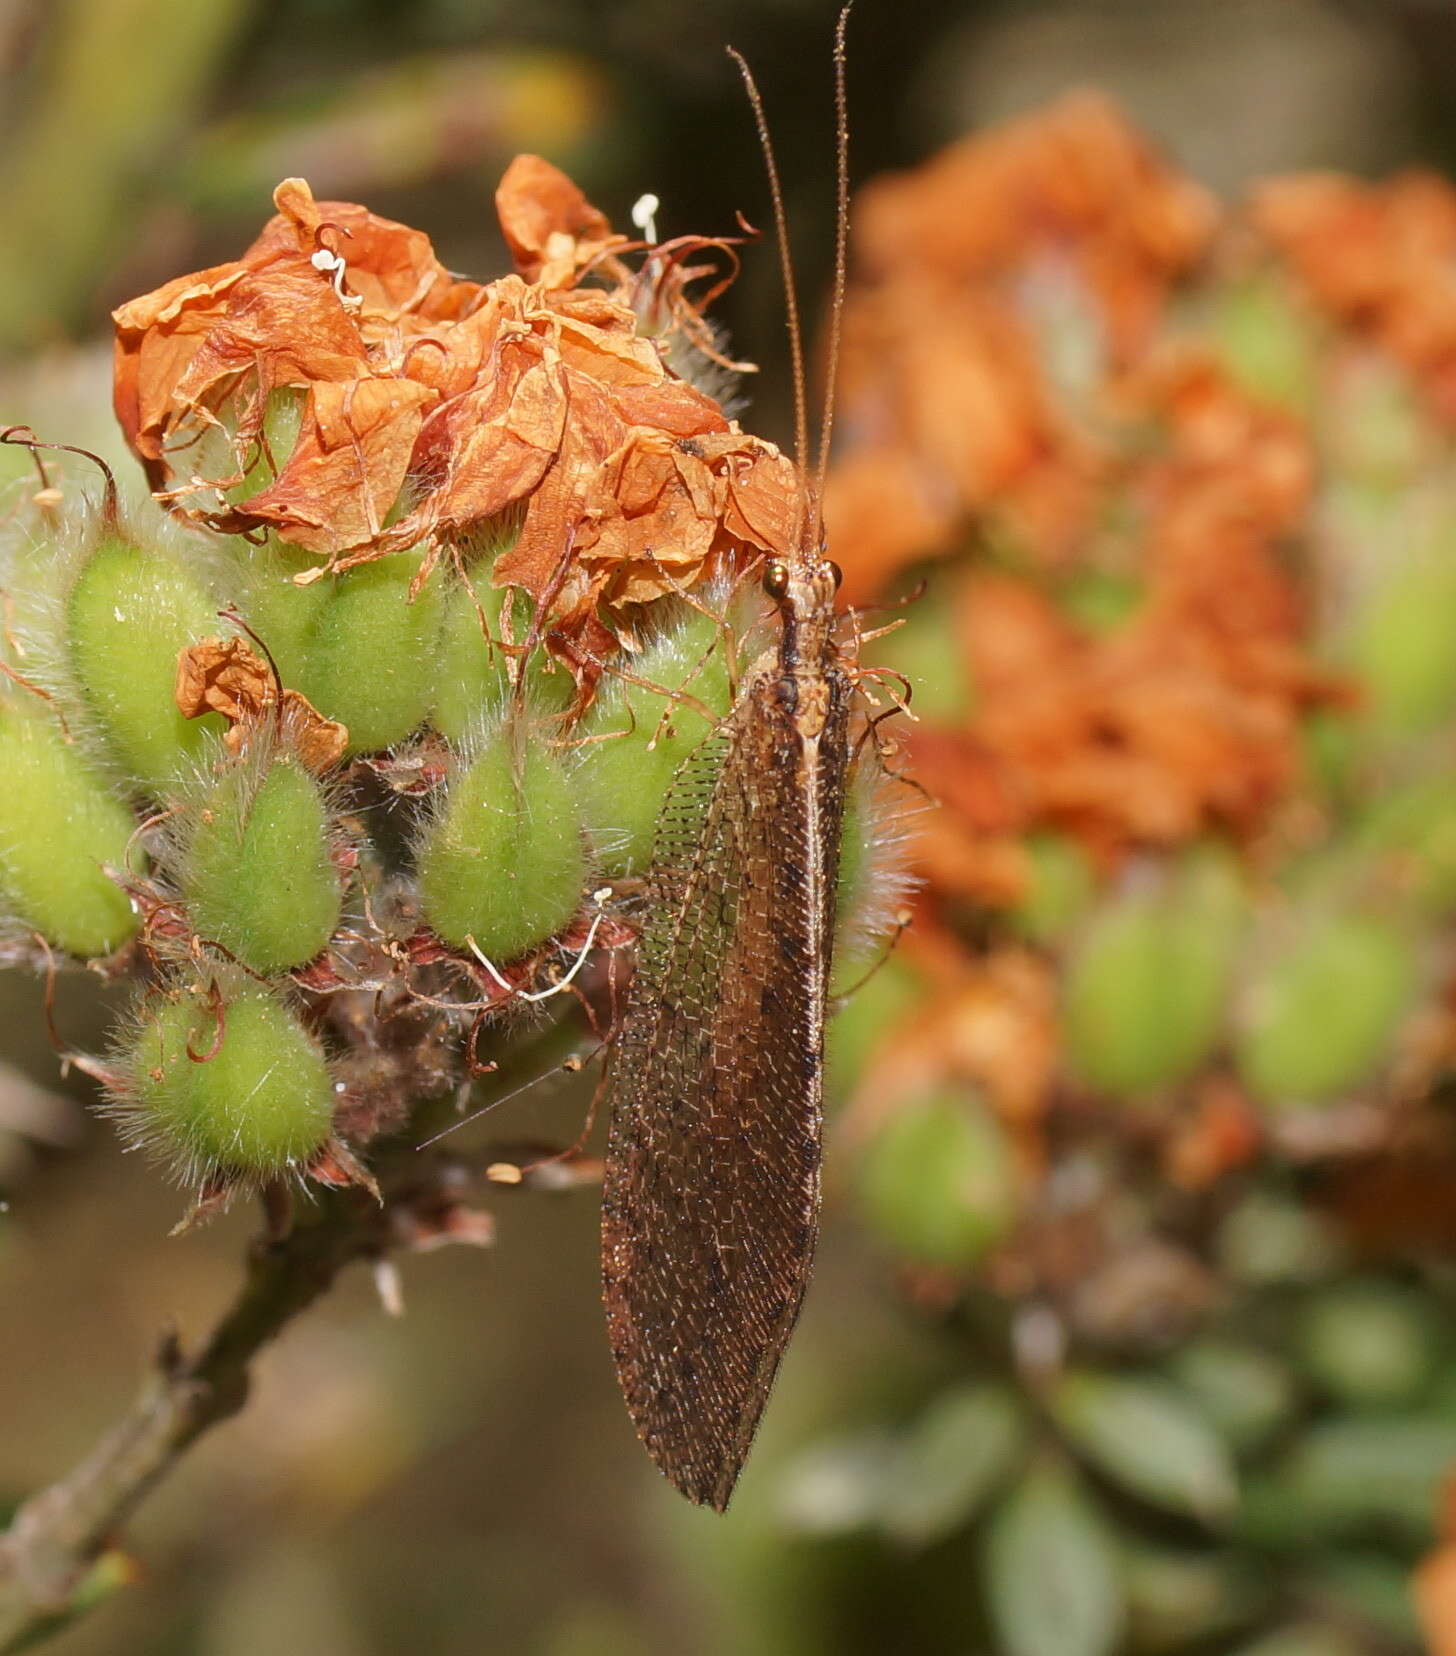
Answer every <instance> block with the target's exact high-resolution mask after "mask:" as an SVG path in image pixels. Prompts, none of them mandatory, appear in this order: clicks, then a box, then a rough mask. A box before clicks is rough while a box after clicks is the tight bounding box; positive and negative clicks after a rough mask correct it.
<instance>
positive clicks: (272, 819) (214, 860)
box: [179, 752, 342, 972]
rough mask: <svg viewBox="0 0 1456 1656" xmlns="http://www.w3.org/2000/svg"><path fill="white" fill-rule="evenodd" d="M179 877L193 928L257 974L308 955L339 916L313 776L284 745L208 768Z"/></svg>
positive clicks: (288, 967) (289, 966)
mask: <svg viewBox="0 0 1456 1656" xmlns="http://www.w3.org/2000/svg"><path fill="white" fill-rule="evenodd" d="M189 819H190V820H189V821H188V823H187V827H186V830H185V843H184V850H183V854H182V858H181V874H180V880H179V884H180V886H181V889H182V896H183V898H184V899H185V901H186V904H187V910H188V914H189V917H190V919H191V922H192V928H193V930H194V931H195V932H196V933H197V935H198V936H199V937H202V938H205V939H206V940H208V941H209V942H215V943H219V944H221V945H222V947H223V948H225V949H227V950H229V951H230V952H231V953H232V954H234V955H236V956H237V958H238V959H239V960H241V961H242V962H243V964H244V965H245V966H251V967H252V968H253V970H254V971H257V972H286V971H289V970H291V969H292V968H293V967H295V966H302V965H303V964H304V962H305V961H309V960H312V959H313V958H314V956H315V955H317V954H318V953H319V952H320V950H321V949H323V947H324V945H325V944H326V943H327V942H328V940H329V938H330V937H331V936H332V935H333V931H334V927H335V926H336V925H337V924H338V920H339V909H340V906H341V902H342V897H341V893H340V889H339V877H338V873H337V871H336V870H335V868H334V866H333V863H332V861H331V860H330V857H329V825H328V812H327V809H326V807H325V803H324V798H323V795H322V793H321V792H320V789H319V786H318V783H317V782H315V781H314V779H313V777H312V776H310V775H309V773H308V772H307V771H306V770H305V769H304V768H303V766H302V765H300V764H299V762H298V760H297V759H295V758H293V757H292V756H291V755H289V754H288V753H286V752H277V753H273V754H269V755H263V756H260V757H259V758H258V759H249V760H245V761H244V762H242V763H241V764H234V765H230V766H228V767H227V768H226V769H224V770H223V771H222V773H221V774H220V775H215V776H210V777H209V778H208V779H207V782H206V784H205V785H204V786H203V787H202V788H200V789H199V790H198V793H197V796H196V797H195V799H194V800H193V801H192V802H191V809H190V812H189Z"/></svg>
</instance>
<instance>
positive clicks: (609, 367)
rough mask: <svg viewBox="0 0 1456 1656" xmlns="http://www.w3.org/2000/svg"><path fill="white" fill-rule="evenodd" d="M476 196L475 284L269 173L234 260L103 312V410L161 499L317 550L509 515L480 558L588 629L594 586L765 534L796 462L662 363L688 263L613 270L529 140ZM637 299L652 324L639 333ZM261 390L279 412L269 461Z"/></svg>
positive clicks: (643, 592)
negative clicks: (489, 231) (480, 246)
mask: <svg viewBox="0 0 1456 1656" xmlns="http://www.w3.org/2000/svg"><path fill="white" fill-rule="evenodd" d="M497 201H498V206H499V210H500V215H501V223H502V227H503V229H504V231H505V234H506V239H507V243H508V245H509V247H510V248H511V252H512V256H513V257H514V259H515V261H516V265H517V272H518V273H517V274H515V275H511V276H506V277H504V278H502V279H501V280H499V281H496V282H492V283H488V284H481V283H476V282H467V281H461V280H459V279H457V278H455V277H453V276H451V275H450V274H449V273H448V272H447V271H446V270H445V268H444V266H443V265H441V263H440V262H439V260H438V259H437V258H436V257H435V254H434V251H433V249H432V248H431V246H430V243H429V241H428V239H427V238H426V237H425V236H424V235H422V234H421V233H420V232H418V231H415V230H410V229H408V228H407V227H405V226H404V225H400V224H395V223H393V222H391V221H390V220H388V219H382V218H379V217H377V216H376V215H374V214H372V213H369V212H367V211H366V210H365V209H364V208H362V207H358V206H355V205H353V204H351V203H347V202H316V201H315V200H314V199H313V197H312V195H311V194H310V192H309V190H308V186H307V185H306V184H304V183H303V182H302V181H301V180H298V179H292V180H288V181H287V182H286V183H284V184H283V185H280V187H279V189H278V191H277V193H276V196H275V202H276V205H277V207H278V213H277V215H276V216H275V217H274V218H273V219H272V220H270V221H269V223H268V224H267V225H266V226H265V227H264V229H263V231H262V233H261V234H260V235H259V236H258V238H257V240H256V241H255V242H254V243H253V245H252V247H250V248H249V249H248V251H247V252H246V253H245V254H244V255H243V257H242V258H241V259H239V260H237V261H235V262H233V263H231V264H227V265H220V266H216V267H214V268H213V269H211V270H207V271H202V272H199V273H198V274H197V275H195V276H190V277H183V278H181V279H180V280H179V281H177V282H173V283H170V284H169V285H168V286H167V287H165V288H162V289H160V290H159V291H158V292H156V293H154V294H149V295H147V296H145V297H144V298H142V299H138V300H134V301H132V302H131V303H130V304H129V305H125V306H123V307H122V308H121V309H120V310H119V311H118V312H117V313H116V324H117V369H116V405H117V410H118V413H119V415H120V417H121V421H122V425H123V429H124V430H125V432H126V435H127V439H128V441H129V442H130V443H131V445H132V447H133V449H134V450H135V451H136V453H137V454H138V456H139V457H140V458H141V459H142V461H143V463H144V464H145V466H146V467H147V471H148V475H149V477H150V479H151V481H152V484H153V487H154V488H155V489H156V490H157V491H158V492H159V495H160V497H161V498H164V499H166V500H167V501H169V502H170V503H172V504H173V505H174V507H175V509H177V510H179V511H181V512H182V513H183V514H184V515H186V516H188V517H190V518H192V519H194V520H196V521H201V522H204V523H206V524H208V525H209V526H210V527H213V528H216V529H221V530H224V531H228V532H248V531H257V530H266V531H269V532H272V533H274V534H276V535H277V536H278V537H279V538H280V539H282V540H284V541H286V542H288V543H290V544H292V545H295V546H299V547H302V548H304V549H306V550H308V551H310V552H313V553H316V554H317V555H318V556H319V557H320V558H321V559H323V560H326V562H325V564H324V565H323V566H322V567H330V568H334V569H346V568H348V567H350V566H351V565H354V564H357V563H361V562H366V561H368V560H370V559H372V558H376V557H380V556H383V555H384V554H386V553H388V552H392V551H396V550H399V549H401V548H403V547H407V546H412V545H415V544H418V543H420V542H422V541H433V542H436V543H438V542H442V541H449V540H452V539H468V538H469V537H470V535H471V533H472V531H473V530H475V529H476V528H477V527H478V526H479V525H481V524H484V523H488V522H491V521H493V520H499V519H501V518H502V517H503V516H505V515H507V514H509V515H510V517H511V518H512V519H513V520H514V521H516V522H519V524H520V534H519V539H518V540H517V542H516V543H515V545H514V547H513V548H512V549H511V550H510V551H509V552H508V553H506V554H505V555H504V556H503V557H502V558H501V559H500V560H499V562H498V564H497V566H496V570H495V578H496V580H497V581H498V582H499V583H500V584H503V585H504V584H510V585H516V586H521V587H523V588H525V589H526V590H527V591H528V592H529V593H530V594H531V595H532V596H533V597H534V598H535V599H536V600H537V601H538V603H539V604H544V605H545V606H546V607H547V611H548V613H549V616H550V619H551V621H552V624H553V627H554V629H555V630H556V631H557V632H558V633H562V632H572V631H574V632H575V633H576V634H577V636H578V637H579V638H582V639H585V638H586V636H587V635H588V634H591V635H592V637H593V640H594V641H595V642H597V643H600V642H601V637H600V634H601V627H600V623H599V622H598V621H597V620H596V613H597V607H598V605H599V604H600V603H601V602H602V601H603V600H606V601H607V602H609V603H614V604H621V603H639V602H648V601H650V600H651V599H653V598H655V597H657V596H658V595H660V594H662V593H664V592H666V591H668V590H670V589H671V588H673V587H676V586H679V585H682V584H691V583H692V582H693V581H695V580H697V579H698V578H699V577H700V576H702V575H703V574H704V573H706V572H707V571H708V569H709V568H710V567H711V566H712V565H713V563H714V561H715V560H717V559H719V558H721V557H723V556H724V555H728V554H732V555H735V556H746V557H753V556H756V555H758V554H759V553H763V552H769V551H783V550H785V549H787V547H788V546H789V544H790V542H791V540H792V536H793V533H794V521H793V520H794V504H795V502H796V501H797V499H798V498H799V492H798V479H797V477H796V475H795V473H794V470H793V468H792V466H791V465H790V464H789V463H788V461H787V460H785V459H784V457H783V456H782V455H781V454H779V452H778V451H777V450H776V449H774V448H773V447H772V446H771V445H770V444H768V443H765V442H762V441H760V440H759V439H756V438H752V437H748V436H746V435H744V434H743V433H742V432H740V431H739V430H738V428H737V427H736V426H735V425H734V424H733V423H732V422H731V421H729V420H728V419H727V418H726V417H725V415H724V414H723V412H722V409H721V408H720V407H719V406H718V404H717V403H716V402H715V401H714V400H713V399H712V398H711V397H709V396H707V395H705V394H704V393H703V392H701V391H698V390H696V389H695V388H694V387H693V386H692V385H690V384H688V383H687V382H686V381H685V380H683V379H681V378H679V377H678V376H677V374H675V373H674V372H673V371H671V370H670V369H669V368H668V367H667V366H666V364H665V360H664V351H665V350H667V349H668V348H669V347H670V346H672V343H673V338H674V337H676V336H679V335H680V336H683V337H685V338H686V341H687V343H686V346H685V347H684V348H685V349H689V350H691V349H698V350H701V349H702V348H703V341H704V340H705V339H707V337H708V335H707V331H706V328H705V326H704V325H703V324H702V322H701V318H700V317H698V316H697V314H696V312H694V311H693V310H692V308H691V306H690V305H689V303H688V301H687V300H686V298H685V297H684V290H685V287H686V285H687V283H688V282H690V281H693V280H696V279H697V278H699V277H701V276H702V275H703V274H704V273H705V268H706V267H704V266H701V265H698V266H691V267H689V266H687V265H685V264H684V263H683V262H682V260H680V259H679V258H678V257H677V256H676V254H675V253H673V252H672V251H670V250H669V251H667V252H664V253H663V255H662V256H661V257H658V256H655V255H654V256H653V257H650V258H649V261H648V265H649V267H650V269H644V272H643V276H642V277H641V278H639V277H638V276H637V275H636V274H635V273H634V272H633V271H632V270H631V269H630V268H629V267H628V265H627V264H626V263H625V262H624V261H623V260H622V258H621V256H620V255H621V254H622V252H624V251H626V250H628V249H629V248H631V247H632V246H633V245H634V244H632V243H629V242H627V241H626V240H625V239H624V238H622V237H619V236H617V235H615V234H614V233H613V232H612V230H611V226H610V225H609V224H608V222H607V220H606V218H605V217H604V216H603V215H602V214H601V213H600V212H599V211H598V210H597V209H596V208H595V207H593V206H592V205H591V203H590V202H588V201H587V200H586V198H585V197H584V196H583V195H582V193H581V192H580V190H578V189H577V187H576V186H575V185H574V184H572V183H571V181H570V180H569V179H567V178H566V177H565V176H564V175H563V174H562V173H560V172H558V171H557V170H556V169H555V168H554V167H552V166H550V164H549V163H547V162H545V161H542V160H541V159H540V158H539V157H535V156H522V157H519V158H518V159H517V160H516V161H515V162H514V163H513V164H512V165H511V167H510V168H509V169H508V170H507V172H506V175H505V177H504V179H503V180H502V183H501V187H500V190H499V192H498V197H497ZM685 245H686V244H685ZM691 245H692V246H693V247H694V248H697V249H700V248H702V247H704V246H707V245H710V244H707V243H703V242H693V243H692V244H691ZM723 250H724V251H726V252H730V253H731V250H730V249H728V248H727V246H726V244H724V249H723ZM588 279H589V280H590V282H591V283H593V284H601V283H605V284H606V285H580V284H581V283H582V282H583V281H586V280H588ZM639 311H642V312H648V313H651V315H652V317H653V319H654V324H655V325H657V326H658V327H659V328H660V329H662V328H665V329H666V330H667V331H666V333H662V334H660V335H659V336H656V337H647V336H646V335H644V333H643V332H642V331H641V328H640V324H639V320H638V313H639ZM689 319H691V321H692V322H693V323H694V324H695V325H696V326H695V327H689V326H687V323H688V321H689ZM674 330H676V334H674ZM285 392H286V393H289V394H291V395H293V396H295V397H299V398H300V399H301V424H300V427H299V430H298V434H297V437H296V439H295V440H294V441H293V443H292V447H291V450H290V451H289V452H287V453H286V454H282V455H279V456H277V457H276V459H273V458H272V455H271V446H270V444H271V441H272V440H273V438H274V437H275V433H274V431H273V428H272V426H271V425H270V418H271V415H270V411H271V410H272V409H273V408H274V407H276V406H277V403H276V400H275V398H276V394H278V393H285ZM220 434H225V436H226V441H227V445H228V446H227V447H226V449H225V450H221V451H220V449H219V435H220ZM199 439H202V441H201V442H199ZM220 452H221V453H222V458H221V459H219V453H220ZM260 456H263V457H265V458H267V459H270V460H272V463H271V464H268V465H260V463H259V462H260ZM259 472H261V473H263V477H262V482H261V486H259V487H256V488H254V489H253V491H252V492H251V493H248V492H246V485H245V484H244V479H245V478H247V479H249V480H250V481H251V480H252V479H254V478H255V477H257V476H258V474H259ZM208 494H211V495H212V496H213V497H214V499H213V501H212V502H211V503H209V502H208V501H207V500H206V498H205V497H206V496H207V495H208ZM240 497H241V498H240ZM608 636H609V635H608Z"/></svg>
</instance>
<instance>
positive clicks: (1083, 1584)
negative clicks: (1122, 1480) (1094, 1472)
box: [984, 1462, 1126, 1656]
mask: <svg viewBox="0 0 1456 1656" xmlns="http://www.w3.org/2000/svg"><path fill="white" fill-rule="evenodd" d="M984 1567H985V1578H986V1599H987V1605H988V1608H989V1610H990V1613H991V1619H992V1621H993V1622H994V1623H995V1626H996V1631H997V1634H998V1636H999V1637H998V1644H999V1648H1000V1649H1001V1650H1003V1651H1005V1652H1006V1656H1110V1653H1111V1652H1113V1651H1115V1650H1117V1648H1118V1645H1119V1641H1120V1639H1121V1635H1122V1628H1123V1621H1124V1617H1125V1615H1126V1606H1125V1602H1124V1595H1123V1583H1122V1572H1121V1568H1120V1565H1119V1562H1118V1558H1117V1554H1116V1550H1115V1548H1114V1547H1113V1544H1112V1540H1111V1538H1110V1536H1109V1535H1108V1533H1107V1531H1106V1529H1105V1527H1104V1525H1103V1523H1102V1520H1101V1519H1100V1518H1099V1517H1098V1515H1097V1512H1096V1509H1095V1508H1094V1507H1093V1506H1092V1504H1091V1503H1090V1501H1089V1500H1088V1499H1087V1497H1086V1495H1085V1494H1084V1493H1083V1491H1082V1490H1081V1489H1080V1487H1079V1486H1078V1484H1077V1482H1076V1480H1075V1479H1074V1478H1073V1477H1072V1476H1071V1475H1070V1474H1069V1473H1068V1472H1067V1470H1066V1469H1065V1468H1063V1467H1061V1466H1058V1465H1056V1464H1054V1463H1050V1462H1048V1463H1044V1464H1039V1465H1037V1466H1035V1467H1034V1468H1033V1469H1032V1471H1031V1472H1030V1473H1029V1474H1028V1475H1027V1477H1026V1478H1025V1479H1024V1480H1023V1481H1022V1483H1021V1484H1020V1485H1019V1486H1018V1488H1017V1489H1016V1490H1015V1491H1014V1492H1013V1493H1012V1494H1011V1495H1010V1496H1009V1497H1008V1499H1007V1500H1006V1501H1005V1503H1004V1504H1003V1505H1002V1507H1001V1509H1000V1510H999V1511H998V1512H997V1514H996V1516H995V1517H994V1518H993V1520H992V1522H991V1525H990V1528H989V1530H988V1532H987V1535H986V1543H985V1564H984Z"/></svg>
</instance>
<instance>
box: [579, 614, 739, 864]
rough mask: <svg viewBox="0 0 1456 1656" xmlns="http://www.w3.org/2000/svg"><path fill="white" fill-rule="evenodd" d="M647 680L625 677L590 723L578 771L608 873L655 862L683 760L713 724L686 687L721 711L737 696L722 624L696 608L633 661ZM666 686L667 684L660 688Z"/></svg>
mask: <svg viewBox="0 0 1456 1656" xmlns="http://www.w3.org/2000/svg"><path fill="white" fill-rule="evenodd" d="M630 670H631V672H632V674H633V676H634V677H635V678H637V679H640V680H642V681H643V683H641V684H624V683H621V682H618V683H616V684H614V685H613V686H612V688H611V689H609V690H608V691H607V692H606V694H605V695H604V696H603V697H602V698H601V700H600V701H599V702H598V703H597V705H596V706H595V707H594V708H593V709H592V711H591V713H590V714H589V715H588V717H587V719H586V720H585V721H584V722H583V727H582V734H583V736H586V737H588V738H598V739H595V740H588V741H586V742H585V743H583V745H582V748H581V757H580V760H579V762H578V771H577V776H578V779H579V782H580V785H581V789H582V793H583V796H584V798H585V800H586V809H587V820H588V822H589V823H590V824H591V827H592V830H593V838H594V840H595V841H596V843H597V845H598V848H599V853H600V860H601V864H602V867H603V869H604V871H605V872H606V873H607V874H609V875H619V874H629V873H639V874H640V873H641V872H642V870H643V869H645V868H646V867H647V866H648V865H649V864H650V862H651V860H652V840H653V830H654V828H655V826H656V823H657V813H658V811H659V810H660V809H661V806H662V802H663V800H664V799H665V798H666V796H667V791H668V789H669V788H670V787H671V785H672V779H673V776H674V774H675V773H676V771H677V768H678V766H679V765H680V764H682V762H683V760H684V759H686V758H687V757H688V755H689V754H690V753H692V751H693V749H694V748H696V747H697V746H698V744H699V743H700V742H701V741H702V740H703V738H704V737H705V736H707V735H708V733H709V732H710V731H711V730H712V729H713V724H714V721H713V720H712V719H709V718H707V717H705V716H704V714H703V713H702V712H700V711H699V710H698V708H697V707H693V706H690V705H688V704H687V703H682V702H679V703H676V704H674V703H673V702H672V701H671V700H670V699H669V698H668V697H666V696H664V695H663V690H668V691H672V690H682V691H684V692H685V693H686V694H688V695H690V696H692V698H693V700H694V701H695V702H697V703H699V704H701V705H702V706H703V707H705V708H707V709H708V710H709V711H710V712H711V713H713V714H716V715H718V716H720V717H721V716H722V715H723V714H725V713H726V712H727V711H728V707H729V704H730V701H731V695H730V689H729V681H728V661H727V656H726V651H725V647H724V640H723V636H722V632H721V629H720V628H719V627H718V626H717V624H716V622H715V621H714V620H713V619H712V618H711V617H709V616H706V615H702V614H699V613H697V612H696V611H694V612H693V613H691V614H690V615H688V616H687V617H686V619H685V620H684V621H683V622H682V624H681V625H680V626H677V627H675V628H673V629H672V630H671V631H669V632H666V633H664V634H663V635H662V636H661V637H660V638H658V639H657V640H655V641H654V642H653V643H652V644H649V645H648V647H647V648H646V649H645V650H643V651H642V653H641V654H640V655H639V656H637V657H636V658H635V659H634V660H633V661H632V662H631V668H630ZM655 686H661V687H662V688H661V689H658V688H654V687H655Z"/></svg>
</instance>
